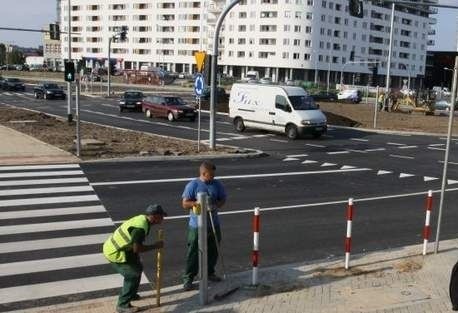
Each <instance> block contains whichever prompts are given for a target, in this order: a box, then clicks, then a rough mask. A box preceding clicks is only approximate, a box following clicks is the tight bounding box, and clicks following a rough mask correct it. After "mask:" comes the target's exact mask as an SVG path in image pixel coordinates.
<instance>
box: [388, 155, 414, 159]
mask: <svg viewBox="0 0 458 313" xmlns="http://www.w3.org/2000/svg"><path fill="white" fill-rule="evenodd" d="M390 157H392V158H399V159H409V160H413V159H415V158H414V157H411V156H407V155H397V154H390Z"/></svg>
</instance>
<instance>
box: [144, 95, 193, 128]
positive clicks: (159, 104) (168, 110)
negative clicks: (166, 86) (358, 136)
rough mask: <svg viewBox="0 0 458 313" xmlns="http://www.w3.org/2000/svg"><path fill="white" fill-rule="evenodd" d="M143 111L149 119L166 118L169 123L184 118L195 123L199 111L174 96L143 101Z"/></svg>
mask: <svg viewBox="0 0 458 313" xmlns="http://www.w3.org/2000/svg"><path fill="white" fill-rule="evenodd" d="M142 111H143V112H144V113H145V114H146V116H147V117H149V118H151V117H166V118H167V119H168V120H169V121H171V122H172V121H175V120H179V119H183V118H187V119H189V120H190V121H191V122H193V121H194V120H195V119H196V117H197V111H196V110H195V109H194V108H193V107H191V106H189V105H187V104H186V102H184V101H183V99H181V98H180V97H173V96H148V97H146V98H144V99H143V102H142Z"/></svg>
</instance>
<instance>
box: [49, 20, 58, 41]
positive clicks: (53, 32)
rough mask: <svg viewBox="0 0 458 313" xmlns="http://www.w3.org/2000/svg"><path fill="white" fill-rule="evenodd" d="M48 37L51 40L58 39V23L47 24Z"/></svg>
mask: <svg viewBox="0 0 458 313" xmlns="http://www.w3.org/2000/svg"><path fill="white" fill-rule="evenodd" d="M49 37H50V38H51V40H60V27H59V24H49Z"/></svg>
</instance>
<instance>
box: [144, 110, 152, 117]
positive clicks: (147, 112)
mask: <svg viewBox="0 0 458 313" xmlns="http://www.w3.org/2000/svg"><path fill="white" fill-rule="evenodd" d="M145 114H146V117H147V118H152V117H153V115H152V114H151V111H150V110H146V112H145Z"/></svg>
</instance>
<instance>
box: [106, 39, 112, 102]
mask: <svg viewBox="0 0 458 313" xmlns="http://www.w3.org/2000/svg"><path fill="white" fill-rule="evenodd" d="M112 40H113V37H112V36H110V37H109V38H108V71H107V74H108V82H107V83H108V88H107V92H108V97H110V95H111V63H110V60H111V41H112Z"/></svg>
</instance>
